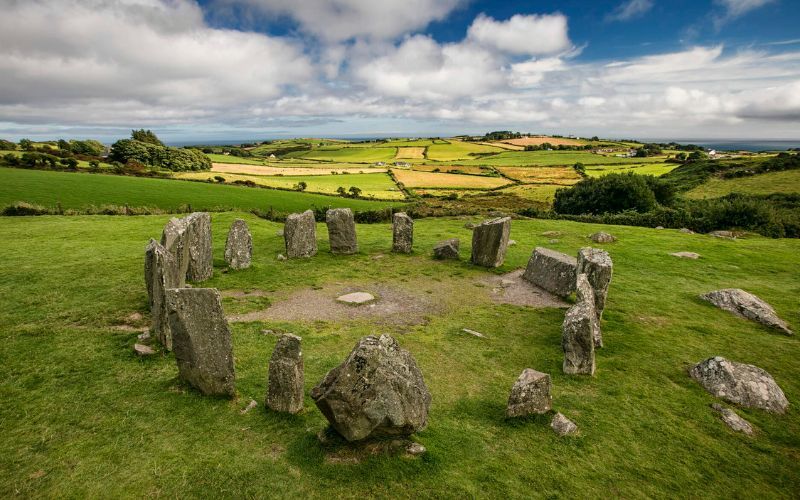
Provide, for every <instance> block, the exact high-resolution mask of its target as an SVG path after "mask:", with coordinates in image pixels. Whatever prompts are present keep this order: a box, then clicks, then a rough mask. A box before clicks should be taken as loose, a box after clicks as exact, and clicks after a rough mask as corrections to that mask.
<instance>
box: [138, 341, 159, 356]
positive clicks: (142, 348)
mask: <svg viewBox="0 0 800 500" xmlns="http://www.w3.org/2000/svg"><path fill="white" fill-rule="evenodd" d="M133 350H134V352H136V354H138V355H139V356H141V357H144V356H152V355H153V354H155V353H156V351H155V350H154V349H153V348H152V347H150V346H149V345H144V344H133Z"/></svg>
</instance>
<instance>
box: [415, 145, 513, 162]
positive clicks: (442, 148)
mask: <svg viewBox="0 0 800 500" xmlns="http://www.w3.org/2000/svg"><path fill="white" fill-rule="evenodd" d="M502 151H504V150H503V149H502V148H498V147H495V146H488V145H486V144H476V143H473V142H463V141H456V140H451V141H449V142H448V143H447V144H432V145H430V146H428V159H429V160H432V161H455V160H466V159H469V158H472V157H473V155H475V154H481V153H499V152H502Z"/></svg>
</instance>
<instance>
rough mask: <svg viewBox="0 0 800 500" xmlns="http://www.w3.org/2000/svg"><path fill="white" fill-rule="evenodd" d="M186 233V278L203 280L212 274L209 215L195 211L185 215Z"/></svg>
mask: <svg viewBox="0 0 800 500" xmlns="http://www.w3.org/2000/svg"><path fill="white" fill-rule="evenodd" d="M186 234H187V237H188V240H187V245H188V247H189V267H188V268H187V270H186V279H187V280H189V281H205V280H207V279H209V278H211V276H212V275H213V274H214V266H213V256H212V252H211V216H210V215H208V214H207V213H205V212H195V213H193V214H189V215H188V216H187V217H186Z"/></svg>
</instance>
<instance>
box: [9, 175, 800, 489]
mask: <svg viewBox="0 0 800 500" xmlns="http://www.w3.org/2000/svg"><path fill="white" fill-rule="evenodd" d="M63 175H73V176H78V174H63ZM125 180H128V181H129V180H130V179H125ZM164 182H167V183H171V184H169V185H170V186H175V185H177V184H178V183H177V181H164ZM237 217H242V218H245V219H246V220H247V222H248V224H249V225H250V228H251V230H252V232H253V237H254V249H255V254H254V260H253V267H252V268H251V269H249V270H245V271H237V272H228V273H224V272H222V271H223V261H222V260H221V257H222V251H223V247H224V242H225V233H226V232H227V228H228V226H229V225H230V223H231V222H232V221H233V219H234V218H237ZM168 218H169V217H168V216H148V217H107V216H94V217H89V216H82V217H51V216H46V217H35V218H23V217H15V218H4V219H2V220H1V221H0V251H2V254H3V259H2V260H1V261H0V276H2V277H3V279H2V280H0V294H2V296H3V298H4V300H3V301H0V342H1V343H0V345H2V349H0V397H2V401H3V404H2V405H0V432H2V436H3V439H2V440H0V495H2V496H3V497H4V498H11V497H72V498H98V497H103V498H118V497H142V496H149V497H205V498H212V497H213V498H216V497H265V496H269V497H304V498H353V497H359V498H374V497H392V498H397V497H400V498H474V497H484V498H530V497H532V496H535V497H547V498H590V497H596V496H599V495H611V496H614V497H621V498H654V497H656V498H675V497H680V498H693V497H703V498H726V499H727V498H752V497H753V496H754V495H755V496H757V497H759V498H788V497H793V496H795V495H796V493H797V492H798V491H800V470H798V467H797V463H798V462H797V460H798V456H800V412H798V411H797V408H796V405H797V404H798V401H800V376H798V375H800V341H798V339H797V338H789V337H785V336H782V335H779V334H775V333H772V332H770V331H767V330H765V329H764V328H762V327H760V326H758V325H756V324H754V323H752V322H749V321H746V320H743V319H741V318H737V317H735V316H733V315H732V314H729V313H727V312H724V311H720V310H717V309H715V308H713V307H712V306H710V305H708V304H706V303H703V302H702V301H700V300H699V299H698V298H697V296H698V294H700V293H703V292H706V291H709V290H712V289H716V288H721V287H729V286H736V287H742V288H744V289H746V290H749V291H751V292H754V293H756V294H758V295H759V296H761V297H762V298H764V299H765V300H767V301H769V302H770V303H771V304H772V305H773V306H775V308H776V310H777V312H778V313H779V314H780V315H782V316H783V317H785V318H786V319H787V320H788V321H789V322H790V323H791V324H792V326H793V327H794V328H795V329H798V328H799V327H800V317H798V313H797V301H796V297H797V294H798V293H800V279H798V278H800V275H799V274H798V269H799V268H800V241H798V240H772V239H763V238H751V239H744V240H738V241H727V240H719V239H715V238H711V237H708V236H703V235H685V234H681V233H679V232H677V231H672V230H663V231H656V230H649V229H642V228H631V227H615V226H596V225H583V224H578V223H569V222H559V221H514V222H513V225H512V231H511V237H512V238H513V239H515V240H517V242H518V243H517V244H516V245H514V246H512V247H511V248H510V249H509V252H508V258H507V260H506V264H505V265H504V266H503V267H502V268H501V269H499V270H498V272H505V271H509V270H511V269H514V268H517V267H520V266H524V265H525V263H526V262H527V260H528V257H529V256H530V252H531V249H532V248H533V247H534V246H535V245H547V246H551V247H553V248H555V249H557V250H560V251H565V252H568V253H570V254H574V253H575V252H576V251H577V249H578V248H579V247H581V246H585V245H586V244H587V241H588V240H587V239H586V238H585V236H586V235H587V234H590V233H592V232H594V231H597V230H600V229H602V230H606V231H609V232H611V233H613V234H614V235H616V236H617V237H618V238H619V241H618V242H617V243H615V244H612V245H608V246H607V247H606V248H607V249H608V250H609V252H610V253H611V255H612V258H613V259H614V280H613V282H612V284H611V288H610V291H609V298H608V303H607V307H606V311H605V314H604V317H603V324H602V326H603V335H604V339H605V343H606V346H605V347H604V348H603V349H602V350H600V351H599V352H598V355H597V365H598V369H597V374H596V376H595V377H591V378H587V377H576V376H571V377H568V376H565V375H563V374H562V373H561V362H562V353H561V347H560V341H561V322H562V319H563V315H564V311H563V310H557V309H531V308H525V307H517V306H510V305H499V304H495V303H493V302H492V301H491V300H490V299H489V298H488V293H489V292H490V287H486V286H477V285H476V284H475V283H477V282H480V280H482V279H484V278H485V277H486V276H489V275H492V274H494V271H486V270H483V269H478V268H475V267H473V266H471V265H469V264H467V263H466V262H464V261H462V262H437V261H433V260H432V259H431V258H430V257H429V253H430V251H431V248H432V246H433V245H434V243H435V242H436V241H439V240H441V239H444V238H447V237H459V238H461V241H462V254H463V255H468V254H469V242H470V231H469V230H467V229H465V228H464V222H465V221H464V220H463V219H422V220H418V221H416V224H415V239H414V244H415V248H416V252H415V254H413V255H410V256H406V255H393V254H391V253H390V252H389V249H390V248H391V228H390V226H389V225H387V224H379V225H369V226H361V225H359V227H358V234H359V243H360V248H361V251H360V253H359V254H358V255H355V256H347V257H344V256H332V255H330V254H329V253H328V252H327V244H326V241H327V238H326V232H325V226H324V225H323V224H320V225H319V226H318V237H319V238H320V245H321V246H320V254H319V255H318V256H317V257H315V258H313V259H310V260H299V261H287V262H280V261H278V260H276V258H275V256H276V255H277V254H278V253H279V252H282V251H283V249H284V247H283V245H284V244H283V239H282V238H281V237H279V236H276V234H275V233H276V230H278V229H280V228H281V225H279V224H274V223H270V222H266V221H263V220H259V219H257V218H254V217H252V216H250V215H249V214H246V213H244V214H243V213H221V214H213V224H214V230H213V236H214V252H215V266H216V269H215V273H214V278H213V279H211V280H210V281H208V282H206V283H205V284H204V286H209V287H217V288H219V289H221V290H223V291H224V290H263V291H264V292H265V293H266V300H269V301H277V300H281V298H283V297H285V296H286V295H287V294H289V293H291V292H293V291H295V290H304V289H308V288H319V287H321V286H324V285H331V286H339V285H334V284H335V283H339V284H341V285H342V286H346V285H354V286H359V287H363V288H365V289H370V287H372V286H374V284H376V283H382V284H386V285H390V286H395V287H398V288H399V289H403V290H407V291H408V293H411V294H415V296H417V295H419V296H422V297H429V301H434V302H436V303H439V304H442V305H443V309H442V310H441V311H439V312H436V313H429V314H427V318H426V319H427V322H426V323H425V324H422V325H419V326H411V327H395V326H392V325H391V324H385V323H382V324H379V325H376V324H374V323H372V322H370V321H367V320H363V319H362V320H358V319H357V320H341V321H338V320H337V321H318V322H303V321H300V319H301V318H299V317H298V320H297V321H289V322H257V323H234V324H232V331H233V342H234V353H235V362H236V370H237V390H238V394H239V396H238V399H236V400H233V401H228V400H222V399H216V398H207V397H202V396H201V395H199V394H198V393H196V392H194V391H192V390H187V389H186V387H184V386H183V385H181V384H179V383H178V382H177V379H176V375H177V369H176V366H175V360H174V357H173V356H172V355H166V356H161V355H159V356H156V357H154V358H152V359H137V357H136V356H135V355H134V353H133V351H132V345H133V343H134V342H135V340H136V334H137V332H132V331H125V330H119V329H115V325H119V324H121V323H122V322H123V321H124V318H126V317H127V316H128V315H130V314H131V313H133V312H140V313H143V314H146V313H147V312H146V295H145V290H144V280H143V279H142V259H143V250H144V246H145V244H146V242H147V240H148V239H149V238H151V237H156V238H157V237H158V236H159V235H160V234H161V230H162V227H163V225H164V223H165V222H166V221H167V220H168ZM551 230H557V231H561V232H562V233H563V234H562V235H561V236H559V237H558V240H559V242H558V243H557V244H554V245H548V244H547V240H548V239H549V238H551V237H550V236H542V235H541V234H542V232H544V231H551ZM679 250H687V251H696V252H699V253H700V254H702V255H703V257H702V258H701V259H700V260H698V261H690V260H680V259H675V258H674V257H670V256H669V255H668V253H669V252H674V251H679ZM378 254H382V255H384V257H383V258H382V260H380V263H379V264H378V263H376V261H375V260H373V259H372V257H373V256H375V255H378ZM226 307H229V308H230V309H234V308H235V309H237V310H243V309H248V308H252V307H255V305H254V304H248V303H244V302H242V303H231V301H228V300H226ZM261 307H263V306H261ZM263 328H271V329H274V330H276V331H279V332H282V331H288V332H294V333H296V334H298V335H300V336H301V337H302V338H303V351H304V355H303V358H304V360H305V389H306V395H307V396H306V400H305V407H306V409H305V411H304V412H303V413H302V414H300V415H298V416H295V417H289V416H282V415H277V414H275V413H271V412H267V411H266V410H265V409H264V406H263V399H264V393H265V384H266V379H267V363H268V360H269V357H270V353H271V351H272V349H273V347H274V345H275V337H273V336H265V335H262V334H261V333H260V332H261V329H263ZM462 328H471V329H474V330H477V331H480V332H482V333H484V334H485V335H486V338H483V339H480V338H475V337H472V336H469V335H465V334H463V333H460V331H461V329H462ZM373 333H393V334H395V335H396V337H397V339H398V341H399V343H400V344H401V345H402V346H403V347H404V348H406V349H408V350H409V351H410V352H411V353H412V354H413V355H414V357H415V358H416V360H417V362H418V363H419V366H420V368H421V370H422V372H423V374H424V377H425V381H426V383H427V385H428V387H429V389H430V391H431V393H432V397H433V399H432V405H431V411H430V415H429V425H428V428H427V429H426V430H424V431H423V432H421V433H419V434H418V435H417V436H416V437H415V439H416V440H417V441H418V442H420V443H422V444H423V445H424V446H425V447H426V448H427V450H428V451H427V453H426V454H425V455H424V456H423V457H422V458H418V459H406V458H391V457H376V458H372V459H367V460H366V461H364V462H361V463H355V464H353V463H338V464H337V463H328V462H326V459H325V453H326V451H327V449H325V448H323V447H322V446H321V445H320V444H319V442H318V441H317V439H316V437H315V434H316V432H317V431H318V430H319V429H321V428H322V427H323V426H324V424H325V420H324V418H323V416H322V415H321V414H320V412H319V411H318V410H317V409H316V408H315V407H314V405H313V402H312V401H311V399H310V397H308V392H309V391H310V390H311V388H312V387H313V386H314V385H315V384H316V383H317V382H318V381H319V380H320V379H321V378H322V376H323V375H324V374H325V373H326V372H327V370H329V369H331V368H333V367H334V366H336V365H337V364H338V363H340V362H341V360H342V359H344V357H345V356H346V355H347V353H348V352H349V351H350V350H351V348H352V347H353V345H354V344H355V343H356V341H357V339H358V338H359V337H361V336H363V335H368V334H373ZM713 355H723V356H726V357H728V358H729V359H732V360H736V361H742V362H748V363H754V364H756V365H758V366H760V367H762V368H764V369H766V370H767V371H769V372H770V373H771V374H772V375H773V376H774V377H775V379H776V380H777V382H778V383H779V384H780V385H781V387H782V388H783V390H784V391H785V393H786V396H787V398H788V399H789V401H790V402H791V403H792V406H791V407H790V408H789V411H788V413H787V414H786V415H782V416H776V415H771V414H767V413H765V412H763V411H759V410H742V409H737V412H738V413H739V414H741V415H742V416H744V417H745V418H747V419H748V420H749V421H750V422H751V423H752V424H753V425H754V426H755V427H756V429H757V433H756V435H755V436H753V437H745V436H743V435H741V434H736V433H734V432H732V431H731V430H729V429H728V428H727V427H726V426H725V424H724V423H723V422H722V421H720V419H719V418H718V417H717V416H716V415H715V414H714V413H713V412H712V410H711V409H710V408H709V405H710V404H711V403H712V402H714V401H716V400H715V398H713V397H712V396H711V395H709V394H708V393H706V392H705V391H704V390H703V389H702V388H701V387H700V386H699V385H698V384H697V383H695V382H694V381H692V380H691V379H690V378H689V377H688V375H687V373H686V370H687V368H688V367H689V366H690V365H691V364H692V363H695V362H697V361H700V360H702V359H704V358H706V357H708V356H713ZM526 367H530V368H534V369H537V370H540V371H544V372H547V373H549V374H551V376H552V381H553V389H552V393H553V398H554V400H553V407H554V410H557V411H560V412H563V413H564V414H565V415H567V416H568V417H569V418H571V419H572V420H574V421H575V422H576V423H577V424H578V426H579V428H580V432H579V434H578V435H577V436H574V437H568V438H558V437H557V436H556V435H555V434H554V433H553V432H552V431H551V430H550V428H549V426H548V422H549V419H548V418H547V417H541V418H531V419H527V420H522V421H507V420H506V419H505V418H504V410H505V405H506V401H507V398H508V392H509V390H510V388H511V385H512V384H513V382H514V380H515V379H516V377H517V376H518V375H519V373H520V372H521V371H522V369H524V368H526ZM250 398H253V399H255V400H257V401H258V402H259V406H258V407H257V408H255V409H254V410H252V411H250V412H249V413H247V414H245V415H242V414H240V410H241V409H242V408H244V407H245V406H246V405H247V403H248V401H249V400H250Z"/></svg>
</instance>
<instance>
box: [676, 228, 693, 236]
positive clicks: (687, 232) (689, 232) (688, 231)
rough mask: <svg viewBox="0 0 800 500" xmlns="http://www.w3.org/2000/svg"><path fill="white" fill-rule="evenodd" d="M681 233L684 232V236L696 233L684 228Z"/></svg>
mask: <svg viewBox="0 0 800 500" xmlns="http://www.w3.org/2000/svg"><path fill="white" fill-rule="evenodd" d="M679 231H680V232H682V233H684V234H694V231H692V230H691V229H689V228H688V227H682V228H680V230H679Z"/></svg>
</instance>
